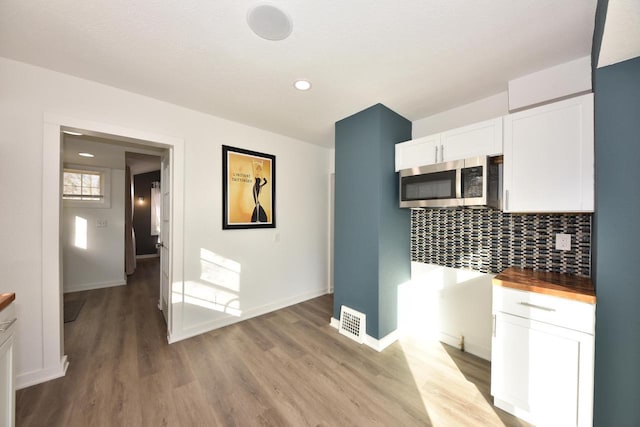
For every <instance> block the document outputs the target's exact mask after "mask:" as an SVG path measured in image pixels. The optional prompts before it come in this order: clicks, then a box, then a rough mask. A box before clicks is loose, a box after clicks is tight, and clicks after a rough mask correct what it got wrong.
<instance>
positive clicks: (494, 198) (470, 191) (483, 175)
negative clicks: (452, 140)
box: [400, 156, 502, 209]
mask: <svg viewBox="0 0 640 427" xmlns="http://www.w3.org/2000/svg"><path fill="white" fill-rule="evenodd" d="M456 206H488V207H492V208H495V209H502V156H498V157H487V156H482V157H472V158H468V159H463V160H456V161H451V162H445V163H437V164H434V165H428V166H422V167H415V168H410V169H404V170H401V171H400V207H401V208H442V207H456Z"/></svg>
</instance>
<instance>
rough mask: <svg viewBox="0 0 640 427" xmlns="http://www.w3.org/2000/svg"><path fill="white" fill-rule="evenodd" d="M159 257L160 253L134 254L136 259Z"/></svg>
mask: <svg viewBox="0 0 640 427" xmlns="http://www.w3.org/2000/svg"><path fill="white" fill-rule="evenodd" d="M147 258H160V254H144V255H136V259H147Z"/></svg>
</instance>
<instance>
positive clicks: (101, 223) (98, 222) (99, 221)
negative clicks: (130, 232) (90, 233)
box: [96, 219, 107, 228]
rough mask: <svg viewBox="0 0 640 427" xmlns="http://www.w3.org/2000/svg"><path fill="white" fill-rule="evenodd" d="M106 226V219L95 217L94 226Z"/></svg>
mask: <svg viewBox="0 0 640 427" xmlns="http://www.w3.org/2000/svg"><path fill="white" fill-rule="evenodd" d="M106 226H107V220H106V219H97V220H96V227H98V228H105V227H106Z"/></svg>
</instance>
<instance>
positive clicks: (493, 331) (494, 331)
mask: <svg viewBox="0 0 640 427" xmlns="http://www.w3.org/2000/svg"><path fill="white" fill-rule="evenodd" d="M492 326H493V327H492V328H491V332H492V335H493V336H494V338H495V336H496V315H495V314H494V315H493V325H492Z"/></svg>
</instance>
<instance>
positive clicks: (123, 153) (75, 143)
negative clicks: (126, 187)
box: [62, 134, 164, 175]
mask: <svg viewBox="0 0 640 427" xmlns="http://www.w3.org/2000/svg"><path fill="white" fill-rule="evenodd" d="M83 152H84V153H91V154H93V155H94V156H95V157H81V156H79V155H78V153H83ZM163 152H164V150H163V149H160V148H154V147H149V146H141V145H139V144H134V143H127V142H122V141H117V140H111V139H108V138H101V137H96V136H89V135H81V136H75V135H66V134H65V135H64V136H63V157H62V158H63V162H64V164H65V166H66V165H69V164H76V165H89V166H98V167H104V168H111V169H124V168H125V166H129V167H130V168H131V174H132V175H137V174H140V173H146V172H152V171H157V170H159V169H160V156H161V155H162V153H163Z"/></svg>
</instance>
